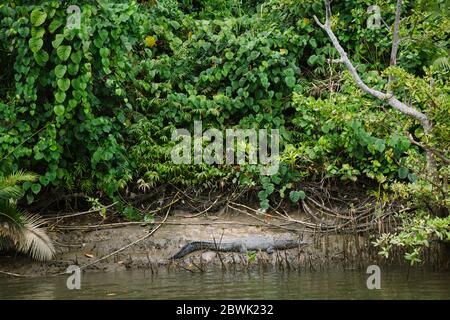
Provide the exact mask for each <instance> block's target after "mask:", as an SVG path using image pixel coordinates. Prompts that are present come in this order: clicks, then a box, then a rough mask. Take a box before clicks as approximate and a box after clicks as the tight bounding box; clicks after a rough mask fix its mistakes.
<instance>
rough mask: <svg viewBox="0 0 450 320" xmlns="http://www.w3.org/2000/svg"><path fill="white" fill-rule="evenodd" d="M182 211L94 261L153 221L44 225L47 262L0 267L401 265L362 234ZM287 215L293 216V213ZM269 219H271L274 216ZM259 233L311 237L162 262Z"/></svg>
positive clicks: (433, 257)
mask: <svg viewBox="0 0 450 320" xmlns="http://www.w3.org/2000/svg"><path fill="white" fill-rule="evenodd" d="M187 215H189V214H187V213H185V212H175V213H173V214H171V215H170V217H169V218H168V219H167V221H166V223H164V224H163V225H162V226H161V227H160V228H159V229H158V230H157V231H156V232H155V233H154V234H153V235H151V236H149V237H148V238H146V239H145V240H142V241H139V242H138V243H136V244H135V245H133V246H131V247H129V248H127V249H125V250H123V251H121V252H120V253H117V254H114V255H112V256H111V257H109V258H107V259H104V260H101V261H98V262H97V260H98V259H100V258H102V257H104V256H107V255H109V254H111V253H112V252H114V251H116V250H119V249H121V248H123V247H125V246H127V245H128V244H130V243H132V242H134V241H136V240H138V239H140V238H142V237H144V236H145V235H147V234H148V232H149V231H150V230H152V228H153V227H155V224H153V225H151V224H150V225H144V224H139V223H138V224H128V225H127V224H124V225H122V226H120V227H107V228H104V227H103V226H102V225H103V223H102V222H99V221H97V222H95V221H93V220H92V219H90V220H86V219H84V220H83V219H77V220H73V221H64V222H62V223H59V224H58V226H57V227H54V228H50V229H49V230H48V233H49V235H50V237H51V238H52V240H53V241H54V244H55V247H56V250H57V254H56V256H55V259H54V260H52V261H49V262H45V263H44V262H36V261H33V260H31V259H29V258H27V257H25V256H19V255H15V254H3V256H2V255H0V271H3V272H10V273H14V274H21V275H26V276H40V275H52V274H57V273H61V272H62V273H63V272H64V271H65V270H66V268H67V267H68V266H69V265H77V266H80V267H82V268H83V270H84V271H86V272H96V271H97V272H115V271H123V270H126V269H147V270H150V271H151V272H154V273H158V270H160V269H161V268H165V269H168V270H185V271H189V272H203V271H205V270H206V269H207V268H210V267H215V268H217V267H220V268H222V269H223V270H225V271H226V270H242V269H255V268H259V269H261V268H264V269H266V268H268V269H270V268H276V269H283V270H285V269H289V270H302V269H308V270H320V269H325V268H362V267H367V265H369V264H386V263H391V264H397V263H398V264H402V263H404V262H403V258H402V256H401V254H399V255H397V256H395V255H394V257H391V259H390V260H389V261H385V260H382V259H381V257H380V256H379V255H378V254H377V250H376V248H374V247H373V246H372V245H371V243H370V242H371V239H370V238H369V236H368V235H362V234H361V235H358V234H345V235H342V234H329V233H328V234H313V233H311V232H307V230H305V229H303V228H302V227H301V226H299V225H286V224H283V225H282V224H278V227H273V226H268V225H267V224H266V221H264V220H257V219H255V218H254V217H249V216H246V215H242V214H238V213H226V214H225V213H222V214H220V215H215V216H208V215H201V216H198V217H189V218H187V217H186V216H187ZM293 217H294V218H295V215H294V214H293ZM95 219H97V218H95ZM161 220H162V219H158V220H156V221H155V222H156V225H157V224H158V223H161ZM270 223H271V224H276V222H274V221H271V222H270ZM80 225H83V226H92V225H98V227H95V228H91V229H89V230H74V229H76V228H77V226H80ZM63 228H66V229H63ZM67 228H69V229H72V230H67ZM261 234H264V235H274V236H278V235H280V234H283V235H291V236H293V237H300V238H303V240H306V241H308V242H310V245H308V246H306V247H301V248H294V249H289V250H284V251H277V252H275V253H273V254H268V253H266V252H254V253H253V252H250V253H234V252H230V253H223V252H222V253H217V252H212V251H198V252H194V253H192V254H190V255H188V256H186V257H184V258H183V259H180V260H177V261H172V260H169V258H170V257H171V256H173V255H174V254H175V253H176V252H177V251H178V250H179V249H180V248H181V247H182V246H183V245H185V244H186V243H188V242H190V241H197V240H207V241H212V240H214V241H217V242H219V241H226V240H232V239H236V238H238V237H246V236H251V235H261ZM425 260H426V261H428V262H429V263H431V264H432V265H436V266H437V265H439V266H444V267H445V265H446V266H447V267H448V255H447V256H445V255H443V254H442V248H441V247H440V246H439V245H435V246H432V247H431V248H429V249H428V250H426V252H425ZM94 262H95V263H94Z"/></svg>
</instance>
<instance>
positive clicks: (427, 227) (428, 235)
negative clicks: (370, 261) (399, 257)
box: [374, 212, 450, 265]
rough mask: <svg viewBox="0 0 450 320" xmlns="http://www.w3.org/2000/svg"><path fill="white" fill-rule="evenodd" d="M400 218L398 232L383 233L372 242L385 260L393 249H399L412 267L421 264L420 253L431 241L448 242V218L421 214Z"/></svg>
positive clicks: (449, 230) (449, 236) (449, 227)
mask: <svg viewBox="0 0 450 320" xmlns="http://www.w3.org/2000/svg"><path fill="white" fill-rule="evenodd" d="M400 218H401V219H402V224H401V225H402V227H401V229H400V230H399V231H398V232H396V233H385V234H383V235H381V236H380V237H379V238H378V239H377V240H376V241H374V245H375V246H377V247H379V248H380V255H382V256H384V257H386V258H387V257H389V253H390V251H391V250H392V248H393V247H400V248H403V249H404V250H405V260H407V261H409V262H410V264H411V265H413V264H416V263H419V262H421V259H420V257H421V255H420V254H421V251H422V250H423V248H424V247H429V246H430V243H431V242H432V241H436V240H440V241H446V242H448V241H450V216H447V217H445V218H439V217H431V216H430V215H427V214H424V213H423V212H422V213H420V214H416V215H415V216H413V217H410V216H407V215H403V216H401V217H400Z"/></svg>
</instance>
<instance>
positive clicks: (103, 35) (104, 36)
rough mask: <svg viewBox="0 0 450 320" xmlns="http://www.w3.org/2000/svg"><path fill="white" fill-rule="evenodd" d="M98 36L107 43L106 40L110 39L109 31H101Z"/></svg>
mask: <svg viewBox="0 0 450 320" xmlns="http://www.w3.org/2000/svg"><path fill="white" fill-rule="evenodd" d="M98 34H99V36H100V38H101V39H102V40H103V41H105V40H106V38H108V31H106V30H105V29H101V30H99V31H98Z"/></svg>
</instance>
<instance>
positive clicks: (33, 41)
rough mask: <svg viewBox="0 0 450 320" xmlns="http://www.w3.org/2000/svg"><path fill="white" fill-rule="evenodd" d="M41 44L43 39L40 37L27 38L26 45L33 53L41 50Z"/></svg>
mask: <svg viewBox="0 0 450 320" xmlns="http://www.w3.org/2000/svg"><path fill="white" fill-rule="evenodd" d="M43 44H44V41H43V40H42V39H40V38H30V40H28V45H29V47H30V49H31V51H33V53H36V52H38V51H39V50H41V48H42V45H43Z"/></svg>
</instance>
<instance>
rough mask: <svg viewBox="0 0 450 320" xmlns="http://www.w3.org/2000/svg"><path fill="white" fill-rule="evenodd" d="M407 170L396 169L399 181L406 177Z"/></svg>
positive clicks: (402, 168) (403, 168)
mask: <svg viewBox="0 0 450 320" xmlns="http://www.w3.org/2000/svg"><path fill="white" fill-rule="evenodd" d="M408 173H409V170H408V168H405V167H400V168H398V177H399V178H400V179H405V178H406V177H407V176H408Z"/></svg>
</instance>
